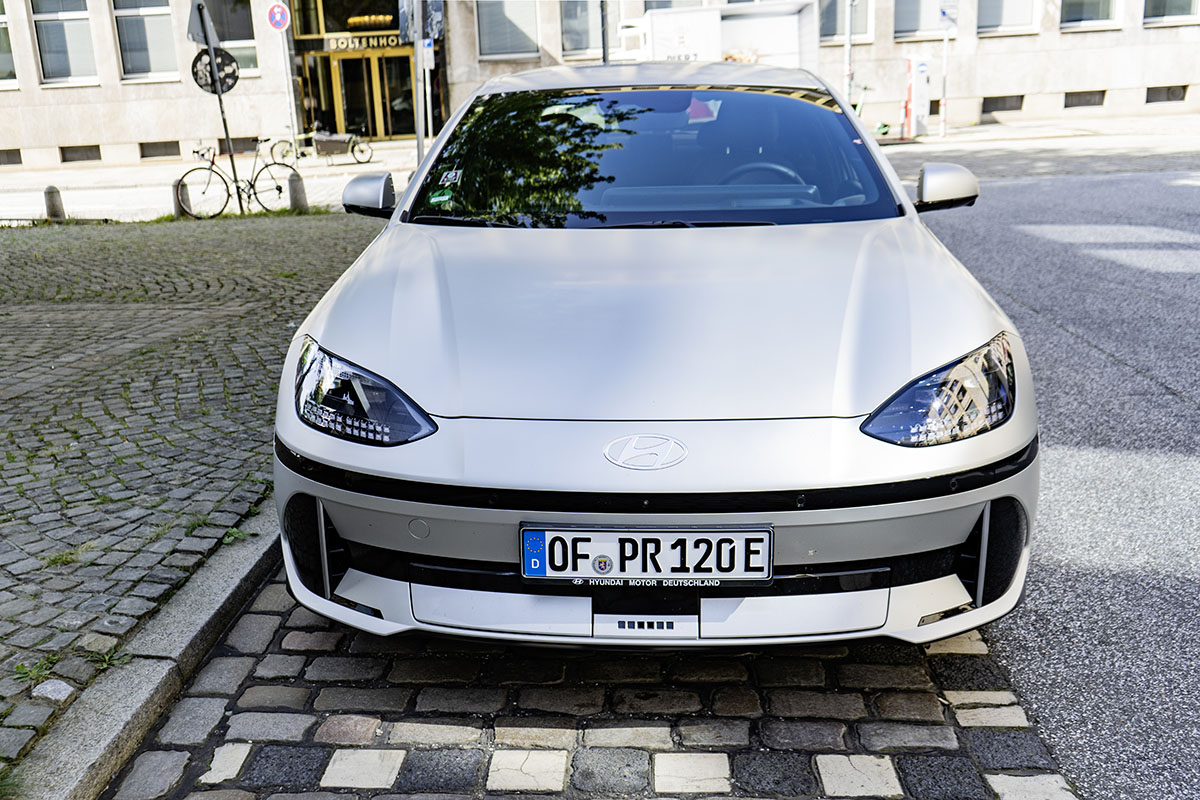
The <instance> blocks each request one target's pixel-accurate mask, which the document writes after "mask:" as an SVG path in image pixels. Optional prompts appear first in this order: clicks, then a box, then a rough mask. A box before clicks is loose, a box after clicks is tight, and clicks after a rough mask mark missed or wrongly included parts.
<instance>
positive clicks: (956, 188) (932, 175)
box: [915, 163, 979, 211]
mask: <svg viewBox="0 0 1200 800" xmlns="http://www.w3.org/2000/svg"><path fill="white" fill-rule="evenodd" d="M977 197H979V180H978V179H977V178H976V177H975V175H974V174H973V173H972V172H971V170H969V169H967V168H966V167H960V166H959V165H958V164H936V163H931V164H925V165H924V166H922V167H921V175H920V177H919V178H917V202H916V203H915V205H916V207H917V211H938V210H940V209H943V208H954V207H955V206H973V205H975V199H976V198H977Z"/></svg>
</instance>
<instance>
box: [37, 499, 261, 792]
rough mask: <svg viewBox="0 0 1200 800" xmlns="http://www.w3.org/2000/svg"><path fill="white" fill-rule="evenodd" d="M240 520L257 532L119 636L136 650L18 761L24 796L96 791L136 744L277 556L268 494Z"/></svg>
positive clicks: (223, 553) (128, 649)
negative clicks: (140, 624) (139, 626)
mask: <svg viewBox="0 0 1200 800" xmlns="http://www.w3.org/2000/svg"><path fill="white" fill-rule="evenodd" d="M260 508H261V509H262V513H261V514H259V515H258V516H256V517H252V518H251V519H250V520H249V521H247V522H246V523H245V524H243V525H240V526H239V527H240V528H241V529H242V530H244V531H246V532H247V533H253V534H257V535H256V536H252V537H248V538H247V539H245V540H243V541H240V542H235V543H233V544H229V545H225V546H223V547H221V548H220V549H218V550H217V551H216V552H215V553H214V554H213V555H212V556H211V557H210V558H209V559H208V561H206V562H205V564H204V566H202V567H201V568H200V569H199V570H198V571H196V572H195V573H194V574H193V575H192V576H191V577H190V578H188V580H187V582H186V583H185V584H184V585H183V587H182V588H181V589H180V590H179V591H178V592H176V593H175V595H174V596H173V597H171V599H170V600H168V601H167V603H166V605H164V606H163V607H162V608H160V609H159V611H158V612H157V613H156V614H155V615H154V616H153V617H152V618H151V619H150V620H149V621H148V622H147V623H146V626H145V627H144V628H142V629H141V630H140V631H139V632H138V633H136V634H135V635H134V636H133V638H132V639H131V640H130V641H129V642H128V643H126V645H125V646H124V648H122V650H123V652H126V653H129V654H130V655H132V656H133V657H134V658H133V660H132V661H130V662H129V663H128V664H126V665H124V666H121V667H117V668H116V669H112V670H109V671H107V672H105V673H103V674H102V675H101V676H100V677H99V678H98V679H97V680H96V681H95V682H94V683H92V684H91V685H90V686H88V687H87V688H85V689H84V690H83V691H82V692H81V693H80V695H79V698H78V699H77V700H76V701H75V702H74V703H72V704H71V705H70V707H69V708H68V709H67V710H66V711H65V712H64V713H63V715H62V718H61V719H59V720H58V721H57V722H56V723H55V724H54V725H53V726H52V727H51V729H50V732H49V733H48V734H46V736H45V737H44V738H43V739H42V740H41V741H40V742H38V744H37V745H36V746H35V747H34V749H33V750H32V751H30V753H29V754H28V755H27V756H26V757H25V758H24V760H22V761H21V763H20V765H19V766H18V767H17V769H16V772H15V775H16V777H17V779H18V780H19V781H20V785H21V787H22V788H21V791H22V797H23V798H24V800H93V798H95V797H97V796H99V794H100V792H102V791H103V790H104V788H105V787H106V786H107V785H108V782H109V781H110V780H111V779H112V776H113V775H115V774H116V773H117V771H118V770H120V768H121V767H122V766H123V765H124V763H125V762H126V761H127V760H128V759H129V757H130V756H131V755H132V754H133V753H134V752H136V751H137V748H138V746H139V745H140V744H141V741H142V739H143V738H144V737H145V735H146V734H147V733H148V732H149V731H150V729H151V727H153V725H154V723H155V722H157V721H158V717H159V715H160V714H161V713H162V712H163V710H164V709H165V708H166V707H167V705H168V704H169V703H170V702H171V701H172V700H173V699H174V698H175V696H176V695H177V694H178V693H179V692H180V690H182V688H183V686H184V684H185V683H186V682H187V680H188V678H190V677H191V676H192V673H193V672H195V670H196V667H197V666H199V664H200V661H201V660H202V659H203V658H204V656H205V654H206V653H207V652H208V651H209V650H210V649H211V648H212V646H213V645H215V644H216V643H217V639H218V637H219V636H220V635H221V633H222V632H223V631H224V630H225V628H227V627H228V626H229V624H230V623H231V622H232V621H233V619H234V617H235V616H236V615H237V613H238V612H239V611H240V610H241V608H242V606H244V605H245V604H246V602H247V601H248V600H249V599H250V598H251V597H252V596H253V595H254V593H255V591H257V590H258V587H259V584H261V583H262V582H263V580H264V579H265V578H266V577H267V576H268V575H269V574H270V573H271V572H272V571H273V570H274V569H275V568H276V567H277V565H278V564H279V558H280V552H279V523H278V517H277V516H276V511H275V503H274V502H273V500H272V499H271V498H270V497H268V498H267V499H266V500H265V501H264V502H263V504H262V505H261V506H260Z"/></svg>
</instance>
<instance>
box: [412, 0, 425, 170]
mask: <svg viewBox="0 0 1200 800" xmlns="http://www.w3.org/2000/svg"><path fill="white" fill-rule="evenodd" d="M421 5H422V2H421V0H412V10H413V13H412V40H413V67H414V69H413V73H414V75H413V77H415V78H416V79H417V80H419V81H421V82H422V83H423V82H424V81H425V68H424V67H425V65H424V60H425V53H424V50H425V47H424V39H425V22H424V20H423V19H421ZM413 117H414V120H413V122H414V123H415V125H416V129H417V165H418V166H420V164H421V162H422V161H424V160H425V92H424V91H423V90H422V89H421V88H420V87H418V86H414V87H413Z"/></svg>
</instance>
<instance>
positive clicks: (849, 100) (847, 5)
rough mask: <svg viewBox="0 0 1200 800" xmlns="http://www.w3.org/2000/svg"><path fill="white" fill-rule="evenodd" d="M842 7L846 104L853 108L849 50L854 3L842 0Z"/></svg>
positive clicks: (851, 66)
mask: <svg viewBox="0 0 1200 800" xmlns="http://www.w3.org/2000/svg"><path fill="white" fill-rule="evenodd" d="M843 6H844V7H845V9H846V12H845V14H846V16H845V20H846V22H845V25H846V50H845V53H844V55H845V62H846V102H847V103H849V104H850V105H851V107H853V106H854V98H853V97H851V92H852V91H853V90H854V62H853V60H852V58H853V57H852V56H851V50H850V48H851V45H852V43H851V41H850V38H851V37H852V36H853V35H854V18H853V14H854V2H853V0H843Z"/></svg>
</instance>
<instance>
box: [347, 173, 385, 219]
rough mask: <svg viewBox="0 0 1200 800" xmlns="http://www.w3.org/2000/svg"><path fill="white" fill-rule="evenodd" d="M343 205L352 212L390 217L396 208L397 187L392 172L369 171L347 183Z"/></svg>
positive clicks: (369, 215)
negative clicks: (394, 184) (393, 182)
mask: <svg viewBox="0 0 1200 800" xmlns="http://www.w3.org/2000/svg"><path fill="white" fill-rule="evenodd" d="M342 205H343V206H345V208H346V211H348V212H350V213H351V214H365V215H367V216H368V217H390V216H391V215H392V212H393V211H395V210H396V189H395V188H394V187H393V186H392V175H391V173H390V172H368V173H366V174H365V175H359V176H358V177H356V178H354V179H352V180H351V181H350V182H349V183H347V184H346V188H345V189H343V190H342Z"/></svg>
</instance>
